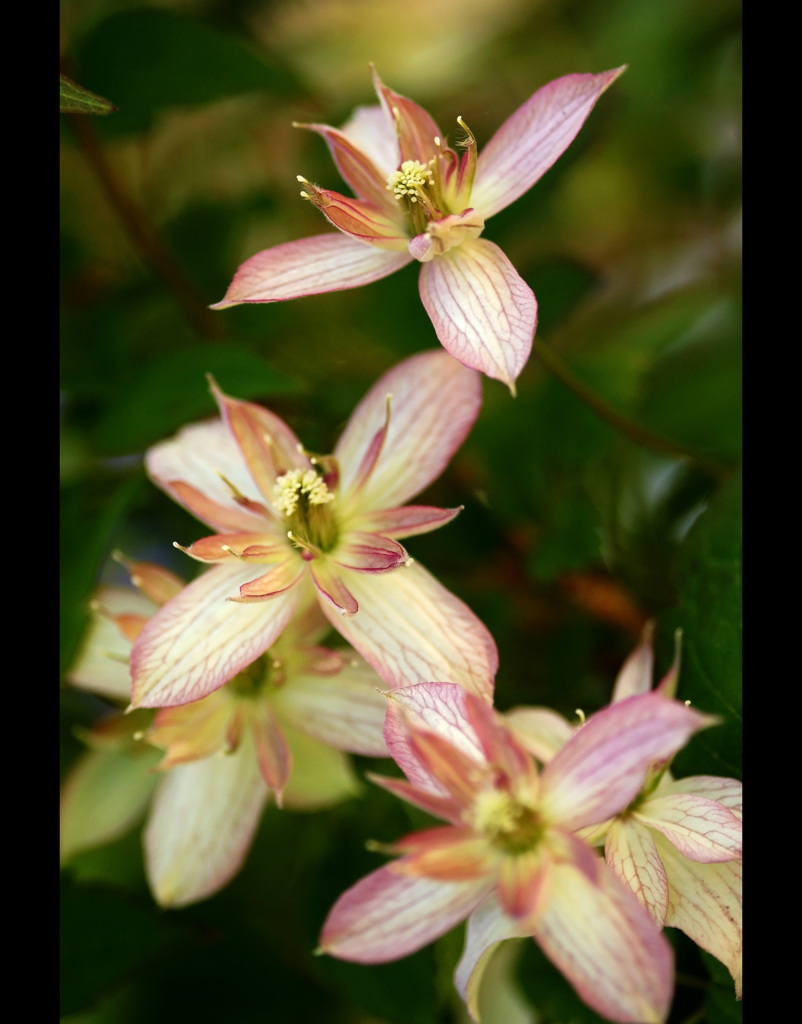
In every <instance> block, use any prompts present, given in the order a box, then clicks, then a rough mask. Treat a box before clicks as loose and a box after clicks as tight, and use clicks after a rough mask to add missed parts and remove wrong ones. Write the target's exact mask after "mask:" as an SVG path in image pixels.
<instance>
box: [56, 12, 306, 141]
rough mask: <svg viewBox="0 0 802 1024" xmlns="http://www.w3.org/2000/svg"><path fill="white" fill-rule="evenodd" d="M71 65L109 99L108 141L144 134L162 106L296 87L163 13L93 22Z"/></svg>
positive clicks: (233, 43)
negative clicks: (114, 110) (114, 112)
mask: <svg viewBox="0 0 802 1024" xmlns="http://www.w3.org/2000/svg"><path fill="white" fill-rule="evenodd" d="M76 63H77V65H78V66H79V67H80V68H81V73H82V75H83V76H84V77H85V78H87V79H91V81H92V82H95V83H98V85H99V86H100V88H102V90H103V91H104V92H105V93H107V94H108V95H110V96H114V97H115V99H116V100H117V103H118V105H119V107H120V112H119V116H118V117H116V118H114V119H113V120H112V122H109V123H108V124H109V125H110V127H109V128H108V131H110V132H113V133H115V134H116V133H121V132H140V131H147V129H148V128H149V127H150V125H151V121H152V119H153V116H154V115H155V114H156V113H157V112H158V111H160V110H162V109H164V108H167V107H174V106H186V105H194V104H202V103H211V102H212V101H214V100H218V99H222V98H223V97H226V96H234V95H238V94H239V93H244V92H255V91H266V92H271V93H286V92H288V91H295V90H297V88H298V86H297V84H296V82H295V80H294V78H293V77H292V75H291V74H290V73H289V72H288V71H286V70H284V69H282V68H280V67H279V66H278V65H277V64H275V63H268V61H267V60H266V59H265V57H264V55H262V56H257V55H256V54H255V53H254V52H253V51H252V50H251V49H249V48H248V47H247V46H245V45H243V43H241V42H240V41H239V40H238V39H237V38H236V37H235V36H233V35H231V34H227V33H222V32H217V31H215V30H214V29H212V28H209V27H208V26H207V25H204V24H201V23H200V22H198V21H195V20H193V19H192V18H187V17H181V16H178V15H174V14H171V13H169V12H168V11H163V10H152V9H144V10H133V11H122V12H120V13H118V14H113V15H112V16H111V17H109V18H106V19H105V20H104V21H101V22H100V23H99V24H98V26H97V28H96V29H95V30H94V32H92V33H91V34H90V35H89V37H88V38H87V39H86V40H84V43H83V45H82V46H81V48H80V49H79V52H78V58H77V60H76Z"/></svg>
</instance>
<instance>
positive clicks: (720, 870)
mask: <svg viewBox="0 0 802 1024" xmlns="http://www.w3.org/2000/svg"><path fill="white" fill-rule="evenodd" d="M651 637H652V627H651V625H650V626H648V627H647V629H646V632H645V633H644V637H643V639H642V641H641V643H640V645H639V646H638V647H637V648H636V650H635V651H634V652H633V653H632V654H631V655H630V657H629V658H628V660H627V662H626V663H625V665H624V667H623V669H622V670H621V673H620V674H619V677H618V679H617V681H616V686H615V690H614V693H613V701H614V702H615V701H619V700H622V699H625V698H626V697H628V696H629V695H631V694H639V693H648V692H649V690H650V689H651V685H652V665H653V661H654V656H653V652H652V643H651ZM678 676H679V643H678V644H677V656H676V658H675V660H674V664H673V665H672V667H671V669H670V670H669V672H668V673H667V675H666V676H665V677H664V678H663V679H662V681H661V682H660V683H659V685H658V686H657V687H656V690H657V691H658V692H660V693H661V694H663V695H664V696H667V697H672V696H673V695H674V692H675V690H676V686H677V679H678ZM741 791H742V786H741V783H740V782H739V781H738V780H737V779H727V778H720V777H718V776H713V775H695V776H691V777H690V778H686V779H678V780H674V779H673V778H672V776H671V773H670V772H669V771H668V770H667V765H666V764H665V763H658V764H656V765H653V766H652V769H651V770H650V772H649V774H648V776H647V778H646V781H645V783H644V785H643V787H642V788H641V790H640V793H639V794H638V795H637V796H636V797H635V799H634V800H633V801H632V803H630V804H629V805H628V806H627V807H626V808H624V809H622V811H621V812H620V813H619V814H618V815H617V816H615V817H614V818H611V819H610V820H608V821H606V822H603V823H602V824H601V825H599V826H598V827H597V828H594V829H593V830H592V832H590V833H589V834H588V836H587V838H588V839H589V841H592V842H601V841H602V840H604V843H605V856H606V858H607V863H608V864H609V865H610V867H611V868H612V869H613V870H614V871H615V873H616V874H617V875H618V876H619V878H621V880H622V881H623V882H624V883H625V884H626V885H628V886H629V888H630V889H631V890H632V891H633V892H634V893H635V895H636V896H637V898H638V900H639V901H640V902H641V903H642V905H643V906H644V907H645V908H646V909H647V910H648V911H649V913H650V914H651V915H652V917H653V918H654V920H655V921H656V922H657V923H658V924H659V925H660V926H661V927H663V926H664V925H667V926H669V927H674V928H679V929H680V931H683V932H685V934H686V935H687V936H688V937H689V938H691V939H692V940H693V941H694V942H695V943H696V944H697V945H698V946H701V948H702V949H704V950H706V951H707V952H708V953H710V954H712V955H713V956H714V957H716V958H717V959H718V960H720V961H721V962H722V963H723V964H724V965H725V966H726V967H727V968H728V970H729V972H730V974H731V975H732V977H733V980H734V982H735V994H736V996H737V998H739V999H740V998H741V994H742V976H743V926H742V873H741V860H742V853H741V842H742V824H741V815H742V809H741Z"/></svg>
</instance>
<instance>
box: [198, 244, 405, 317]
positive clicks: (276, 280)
mask: <svg viewBox="0 0 802 1024" xmlns="http://www.w3.org/2000/svg"><path fill="white" fill-rule="evenodd" d="M411 262H412V257H411V256H410V255H409V253H408V252H407V251H406V250H404V251H403V252H387V251H386V250H384V249H376V248H374V247H373V246H372V245H366V244H365V243H364V242H360V241H359V240H358V239H356V238H350V237H349V236H348V235H342V234H336V235H335V234H331V235H313V236H312V237H311V238H302V239H300V241H297V242H284V243H283V244H282V245H274V246H273V248H272V249H264V250H263V251H262V252H258V253H257V254H256V255H255V256H251V258H250V259H249V260H246V261H245V262H244V263H243V264H242V265H241V266H240V268H239V269H238V270H237V272H236V274H235V275H234V280H233V281H232V282H231V284H230V285H229V287H228V291H227V292H226V294H225V297H224V298H223V299H222V301H220V302H218V303H215V305H213V306H212V307H211V308H212V309H225V308H226V307H228V306H236V305H237V304H238V303H240V302H280V301H282V300H283V299H297V298H300V296H302V295H320V294H322V293H323V292H337V291H341V290H342V289H344V288H358V287H360V285H363V284H371V283H372V282H373V281H379V280H381V278H383V277H387V276H388V275H389V274H392V273H393V272H394V271H396V270H400V269H401V267H405V266H406V265H407V263H411Z"/></svg>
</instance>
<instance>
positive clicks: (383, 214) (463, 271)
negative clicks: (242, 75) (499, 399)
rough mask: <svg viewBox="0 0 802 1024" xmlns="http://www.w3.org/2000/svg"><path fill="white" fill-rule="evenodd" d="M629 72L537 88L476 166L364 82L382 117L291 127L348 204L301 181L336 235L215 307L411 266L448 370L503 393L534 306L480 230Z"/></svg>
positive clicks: (234, 290) (276, 256) (265, 260)
mask: <svg viewBox="0 0 802 1024" xmlns="http://www.w3.org/2000/svg"><path fill="white" fill-rule="evenodd" d="M624 70H625V67H620V68H616V69H615V70H613V71H604V72H602V73H601V74H598V75H590V74H573V75H565V76H563V77H562V78H557V79H555V80H554V81H553V82H549V84H548V85H545V86H543V88H542V89H539V90H538V91H537V92H536V93H535V94H534V95H533V96H531V97H530V98H529V99H528V100H527V101H526V103H524V104H523V106H521V107H519V108H518V110H516V111H515V113H514V114H513V115H512V116H511V117H510V118H508V120H507V121H506V122H505V123H504V124H503V125H502V126H501V128H500V129H499V130H498V131H497V132H496V134H495V135H494V136H493V138H492V139H491V140H490V142H489V143H488V144H487V146H486V147H485V148H484V149H483V151H482V152H481V153H480V154H479V155H478V157H477V145H476V140H475V138H474V136H473V134H472V133H471V131H470V129H469V128H468V127H467V125H466V124H465V123H464V121H463V120H462V118H461V117H460V118H457V123H458V124H459V127H460V132H461V134H462V136H463V137H462V139H461V141H460V142H458V143H457V145H459V146H461V147H462V148H463V149H464V151H465V152H464V153H463V155H462V158H461V159H460V157H459V156H458V154H457V153H456V152H455V151H454V150H453V149H451V148H449V146H448V145H447V142H446V139H445V136H444V135H443V133H442V132H441V131H440V129H439V128H438V126H437V124H436V123H435V121H434V120H433V119H432V118H431V116H430V115H429V114H428V113H427V112H426V111H425V110H423V108H422V107H419V106H418V105H417V104H416V103H413V102H412V100H409V99H407V98H406V97H405V96H400V95H399V94H398V93H396V92H393V91H392V90H391V89H388V87H387V86H386V85H384V83H383V82H382V81H381V80H380V79H379V77H378V76H377V75H376V73H375V72H374V74H373V78H374V85H375V87H376V92H377V94H378V97H379V101H380V106H375V107H359V108H357V110H356V111H355V112H354V115H353V117H352V118H351V120H350V121H349V122H348V123H347V124H345V125H343V127H342V128H340V129H336V128H331V127H329V126H328V125H325V124H304V125H297V127H300V128H308V129H309V130H310V131H314V132H317V133H318V134H319V135H322V136H323V138H324V139H325V140H326V142H327V144H328V146H329V149H330V150H331V153H332V156H333V157H334V162H335V163H336V164H337V168H338V170H339V171H340V174H341V175H342V176H343V178H344V179H345V181H346V182H347V183H348V185H349V186H350V187H351V189H352V190H353V192H354V193H355V195H356V197H357V198H355V199H352V198H350V197H348V196H344V195H341V194H340V193H339V192H332V191H330V190H328V189H322V188H318V187H317V186H316V185H313V184H311V183H310V182H308V181H306V179H305V178H301V177H299V181H301V182H302V183H303V190H302V192H301V195H302V196H303V197H304V198H305V199H308V200H309V201H310V202H311V203H313V204H314V205H315V206H316V207H317V208H318V209H319V210H320V211H321V212H322V213H323V214H324V216H325V217H326V218H327V219H328V220H329V221H330V223H331V224H333V225H334V227H336V228H339V230H340V231H341V232H342V233H343V234H342V235H332V234H326V235H315V236H313V237H312V238H305V239H303V240H301V241H298V242H287V243H284V244H283V245H277V246H274V247H273V248H272V249H265V250H264V251H263V252H259V253H257V254H256V255H255V256H252V257H251V258H250V259H249V260H246V262H245V263H243V264H242V266H240V268H239V269H238V271H237V273H236V274H235V275H234V280H233V281H232V282H231V285H230V286H229V288H228V291H227V292H226V294H225V297H224V298H223V300H222V301H221V302H218V303H217V304H216V305H214V306H212V309H223V308H225V307H227V306H234V305H237V304H238V303H241V302H277V301H279V300H281V299H294V298H298V297H299V296H302V295H316V294H319V293H320V292H330V291H339V290H341V289H344V288H356V287H358V286H359V285H363V284H369V283H370V282H371V281H377V280H379V279H380V278H382V277H386V276H387V275H388V274H391V273H393V271H395V270H398V269H400V268H401V267H403V266H405V265H406V264H407V263H410V262H412V260H413V259H416V260H418V261H419V262H420V263H421V264H422V266H421V272H420V279H419V290H420V296H421V300H422V302H423V305H424V306H425V308H426V312H427V313H428V314H429V316H430V318H431V321H432V324H433V325H434V329H435V331H436V333H437V337H438V339H439V340H440V343H441V344H442V345H443V347H444V348H445V349H446V351H447V352H450V353H451V355H452V356H454V358H455V359H458V360H459V361H460V362H462V363H464V364H465V365H466V366H471V367H473V368H475V369H477V370H481V371H482V372H483V373H485V374H487V376H489V377H494V378H496V379H498V380H501V381H504V383H506V384H507V385H508V386H509V388H510V390H511V391H512V393H513V394H515V383H514V382H515V379H516V378H517V376H518V374H519V373H520V372H521V370H522V369H523V367H524V365H525V364H526V361H527V359H528V358H529V353H530V350H531V348H532V338H533V337H534V333H535V325H536V323H537V302H536V301H535V296H534V294H533V293H532V289H531V288H530V287H529V286H528V285H527V284H526V282H525V281H524V280H523V279H522V278H521V277H520V276H519V274H518V273H517V271H516V270H515V268H514V267H513V266H512V264H511V263H510V261H509V260H508V259H507V257H506V256H505V255H504V253H503V252H502V251H501V249H499V248H498V246H497V245H494V244H493V242H489V241H487V240H486V239H484V238H480V237H479V236H480V235H481V234H482V232H483V231H484V226H485V221H486V220H487V219H488V218H489V217H492V216H493V214H495V213H498V212H499V211H500V210H503V209H504V208H505V207H507V206H509V205H510V203H512V202H514V201H515V200H516V199H517V198H518V197H519V196H521V195H523V193H524V192H526V191H527V190H528V189H530V188H531V187H532V185H534V184H535V182H536V181H538V180H539V179H540V178H541V177H542V176H543V175H544V174H545V173H546V171H547V170H548V169H549V168H550V167H551V166H552V164H553V163H554V162H555V161H556V160H557V159H558V157H559V156H560V155H561V154H562V153H563V152H564V151H565V150H566V149H567V148H568V146H569V145H570V143H571V142H572V141H573V139H574V138H575V136H576V135H577V133H578V132H579V129H580V128H581V127H582V125H583V123H584V121H585V118H586V117H587V116H588V114H589V113H590V111H591V110H592V109H593V106H594V104H595V103H596V100H597V99H598V98H599V97H600V96H601V94H602V93H603V92H604V91H605V89H607V88H608V87H609V86H610V85H611V84H612V83H613V82H614V81H615V79H616V78H618V76H619V75H620V74H622V72H623V71H624Z"/></svg>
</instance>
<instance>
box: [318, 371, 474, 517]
mask: <svg viewBox="0 0 802 1024" xmlns="http://www.w3.org/2000/svg"><path fill="white" fill-rule="evenodd" d="M388 395H390V399H389V402H390V414H389V425H388V429H387V436H386V437H385V438H384V441H383V444H382V446H381V450H380V452H379V453H378V456H376V453H375V452H374V450H373V441H374V438H375V435H376V433H377V431H380V430H382V428H383V427H384V425H385V423H386V422H387V402H388V398H387V396H388ZM481 405H482V387H481V382H480V378H479V376H478V374H476V373H473V372H472V371H470V370H466V369H465V367H464V366H460V364H459V363H455V362H454V360H453V359H451V358H449V357H448V356H447V355H446V354H445V353H444V352H440V351H435V352H422V353H420V354H419V355H416V356H412V357H411V358H409V359H405V360H404V361H403V362H402V363H399V364H398V365H397V366H395V367H394V368H393V369H392V370H390V371H389V372H388V373H386V374H384V376H383V377H381V378H380V379H379V380H378V381H377V382H376V383H375V384H374V385H373V387H372V388H371V389H370V391H369V392H368V393H367V395H365V397H364V398H363V399H362V401H361V402H360V403H359V405H358V406H357V407H356V409H355V410H354V412H353V413H352V415H351V418H350V420H349V421H348V425H347V426H346V428H345V431H344V432H343V434H342V436H341V437H340V439H339V441H338V442H337V447H336V448H335V449H334V456H335V458H336V459H337V461H338V462H339V464H340V471H341V477H340V501H341V506H342V509H343V515H344V516H346V515H347V514H348V513H349V512H353V513H356V514H357V515H363V514H364V513H367V512H373V511H377V510H380V509H387V508H392V507H393V506H396V505H401V504H403V503H404V502H405V501H408V500H409V499H410V498H413V497H414V496H415V495H416V494H418V493H420V491H422V490H423V488H424V487H426V486H427V485H428V484H430V483H431V482H432V481H433V480H436V479H437V477H438V476H440V474H441V473H442V472H443V470H444V469H445V467H446V465H447V464H448V462H449V460H450V459H451V457H452V456H453V454H454V452H455V451H456V450H457V448H459V446H460V445H461V444H462V442H463V441H464V440H465V438H466V437H467V435H468V432H469V431H470V429H471V427H472V426H473V424H474V421H475V420H476V417H477V416H478V415H479V409H480V408H481ZM368 455H370V458H371V459H372V460H373V462H372V469H371V471H370V473H369V474H368V475H367V478H366V479H365V477H364V476H363V475H362V474H360V468H361V466H362V462H363V460H364V459H365V458H366V456H368ZM357 487H359V490H358V493H356V489H357Z"/></svg>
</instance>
